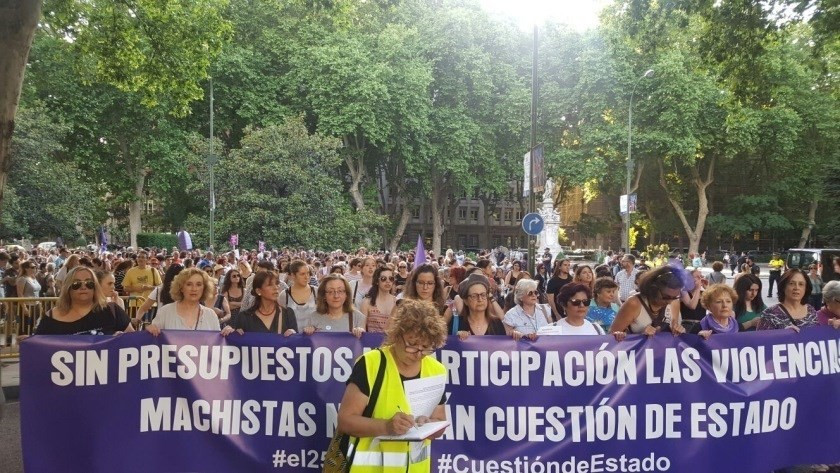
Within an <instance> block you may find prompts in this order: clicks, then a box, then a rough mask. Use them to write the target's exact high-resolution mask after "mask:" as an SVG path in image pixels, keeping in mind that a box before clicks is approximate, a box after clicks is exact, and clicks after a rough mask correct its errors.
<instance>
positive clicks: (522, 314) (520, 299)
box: [502, 265, 551, 341]
mask: <svg viewBox="0 0 840 473" xmlns="http://www.w3.org/2000/svg"><path fill="white" fill-rule="evenodd" d="M541 267H542V265H541ZM538 301H539V289H538V282H537V281H535V280H533V279H521V280H519V282H517V283H516V288H515V289H514V290H513V302H514V303H515V304H516V305H515V306H513V308H511V309H510V310H509V311H507V313H506V314H505V317H504V319H502V322H503V323H504V324H505V327H507V329H508V331H509V332H510V334H511V336H513V339H514V340H517V341H518V340H520V339H521V338H522V337H526V338H529V339H531V340H536V339H537V331H539V329H540V328H542V327H544V326H546V325H549V324H551V307H550V306H548V307H547V308H546V306H547V305H546V304H543V305H540V304H538Z"/></svg>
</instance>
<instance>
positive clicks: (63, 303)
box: [55, 265, 107, 314]
mask: <svg viewBox="0 0 840 473" xmlns="http://www.w3.org/2000/svg"><path fill="white" fill-rule="evenodd" d="M82 271H87V272H89V273H90V278H91V279H92V280H93V305H94V306H98V307H99V308H100V309H104V308H105V306H106V305H107V299H105V293H104V292H103V291H102V286H101V285H99V278H97V277H96V273H94V272H93V269H91V268H88V267H87V266H81V265H80V266H76V267H75V268H73V269H71V270H70V271H67V276H65V278H64V282H63V283H62V284H61V292H60V293H59V296H58V302H56V304H55V306H56V308H57V309H58V310H59V311H60V312H61V313H63V314H66V313H67V311H69V310H70V305H71V302H72V301H71V300H70V285H71V284H73V282H74V279H73V276H75V275H76V273H80V272H82Z"/></svg>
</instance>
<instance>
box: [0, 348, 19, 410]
mask: <svg viewBox="0 0 840 473" xmlns="http://www.w3.org/2000/svg"><path fill="white" fill-rule="evenodd" d="M0 386H2V388H3V394H4V395H5V396H6V400H7V401H16V400H17V399H18V398H19V397H20V359H18V358H8V359H2V360H0Z"/></svg>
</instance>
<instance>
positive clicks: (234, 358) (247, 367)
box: [50, 340, 840, 387]
mask: <svg viewBox="0 0 840 473" xmlns="http://www.w3.org/2000/svg"><path fill="white" fill-rule="evenodd" d="M608 346H612V349H615V345H610V344H608V343H604V344H602V345H601V346H600V348H599V349H598V350H587V351H576V350H570V351H567V352H562V353H561V352H559V351H555V350H549V351H545V352H544V353H540V352H536V351H521V352H520V351H512V352H508V351H503V350H499V351H476V350H465V351H462V352H458V351H455V350H441V351H440V353H439V359H440V361H441V362H442V363H443V364H444V365H445V366H446V367H447V368H448V376H449V384H451V385H456V386H457V385H466V386H482V387H486V386H514V387H527V386H532V385H534V384H541V385H542V386H572V387H576V386H594V385H601V386H610V385H619V386H624V385H635V384H639V383H640V379H641V382H643V383H645V384H649V385H653V384H677V383H696V382H698V381H700V380H701V378H702V376H703V371H702V370H701V368H700V364H701V360H702V357H701V355H700V353H699V351H698V350H697V349H695V348H693V347H668V348H665V349H664V351H663V352H661V353H658V352H656V351H654V350H652V349H646V350H644V353H642V354H637V352H636V351H632V350H630V351H618V350H616V351H611V350H609V349H606V348H607V347H608ZM365 351H367V349H366V350H365ZM710 352H711V360H709V361H710V362H711V366H712V370H711V371H712V373H713V375H714V378H715V380H716V381H717V382H718V383H743V382H753V381H772V380H777V379H790V378H803V377H814V376H829V375H835V374H840V340H820V341H809V342H803V343H787V344H777V345H771V346H758V347H752V346H746V347H738V348H725V349H714V350H710ZM354 358H355V357H354V354H353V350H351V349H350V348H349V347H339V348H336V349H334V350H333V349H330V348H328V347H315V348H310V347H287V346H281V347H272V346H246V347H240V346H233V345H200V346H195V345H172V344H164V345H153V344H150V345H143V346H140V347H126V348H121V349H119V351H118V352H117V356H116V360H117V382H119V383H126V382H129V379H130V378H133V379H137V378H139V379H140V380H150V379H184V380H191V379H196V378H201V379H205V380H213V379H220V380H227V379H230V378H231V376H234V375H236V374H238V375H239V376H241V377H242V378H244V379H246V380H249V381H251V380H259V381H269V382H271V381H292V380H296V381H300V382H307V381H310V380H313V381H316V382H327V381H331V380H334V381H339V382H344V381H346V380H347V379H348V378H349V377H350V373H351V372H352V369H353V362H354ZM640 358H641V359H640ZM50 361H51V364H52V367H53V371H52V372H51V376H50V379H51V381H52V382H53V384H55V385H56V386H71V385H72V386H95V385H103V384H107V383H108V362H109V359H108V350H77V351H75V352H71V351H66V350H60V351H56V352H55V353H54V354H53V355H52V357H51V360H50Z"/></svg>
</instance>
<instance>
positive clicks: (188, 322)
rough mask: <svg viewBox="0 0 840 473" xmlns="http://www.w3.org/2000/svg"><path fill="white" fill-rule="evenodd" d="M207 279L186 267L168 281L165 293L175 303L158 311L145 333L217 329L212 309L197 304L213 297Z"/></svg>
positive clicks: (202, 273) (197, 270)
mask: <svg viewBox="0 0 840 473" xmlns="http://www.w3.org/2000/svg"><path fill="white" fill-rule="evenodd" d="M214 292H215V288H214V287H213V283H212V282H211V281H210V276H209V275H208V274H207V273H206V272H204V271H202V270H200V269H198V268H186V269H184V270H183V271H181V272H180V273H178V275H177V276H175V279H173V280H172V287H171V288H170V290H169V294H170V296H172V299H173V300H174V301H175V302H173V303H171V304H166V305H164V306H163V307H161V308H159V309H158V311H157V315H155V318H154V320H152V323H151V324H149V325H147V326H146V330H148V331H149V333H151V334H152V335H154V336H158V335H160V331H161V330H214V331H216V332H218V331H219V330H221V327H220V326H219V317H218V316H217V315H216V313H215V312H213V309H211V308H209V307H205V306H203V305H201V303H202V302H204V301H206V300H208V299H209V298H210V297H212V296H213V293H214Z"/></svg>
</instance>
